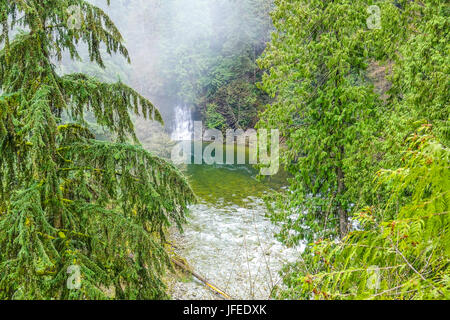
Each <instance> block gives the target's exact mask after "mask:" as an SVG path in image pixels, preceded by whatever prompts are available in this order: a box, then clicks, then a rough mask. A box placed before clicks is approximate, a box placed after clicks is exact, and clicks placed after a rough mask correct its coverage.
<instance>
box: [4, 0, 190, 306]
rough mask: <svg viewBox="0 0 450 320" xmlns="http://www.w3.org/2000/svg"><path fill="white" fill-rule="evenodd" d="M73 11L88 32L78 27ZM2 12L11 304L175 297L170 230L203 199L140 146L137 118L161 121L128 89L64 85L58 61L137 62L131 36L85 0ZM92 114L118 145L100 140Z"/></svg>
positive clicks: (81, 79)
mask: <svg viewBox="0 0 450 320" xmlns="http://www.w3.org/2000/svg"><path fill="white" fill-rule="evenodd" d="M70 6H77V7H78V8H80V12H81V19H82V23H81V27H80V28H73V29H70V28H68V25H67V22H68V20H69V18H70V14H71V11H70V10H69V7H70ZM0 12H1V14H0V25H1V26H2V32H1V33H0V47H1V48H2V49H1V51H0V86H1V95H0V155H1V156H0V249H1V250H0V299H11V298H22V299H53V298H55V299H100V298H110V297H114V298H117V299H152V298H165V297H166V294H165V286H164V283H163V282H162V280H161V276H162V274H163V273H164V270H165V269H166V268H168V267H169V268H170V259H169V257H168V255H167V253H166V252H165V250H164V248H163V246H162V242H163V241H164V233H165V231H164V230H165V229H166V227H167V226H168V225H169V224H170V223H171V222H174V223H175V224H177V226H178V227H180V228H181V224H182V223H183V222H184V219H185V217H184V211H185V209H186V206H187V204H188V203H189V202H190V201H193V200H194V196H193V192H192V190H191V189H190V187H189V185H188V183H187V182H186V180H185V179H184V178H183V176H182V175H181V173H180V172H179V171H178V170H177V169H176V168H175V167H174V166H172V165H171V164H169V163H167V162H165V161H163V160H162V159H160V158H158V157H155V156H153V155H152V154H151V153H149V152H147V151H145V150H144V149H143V148H142V147H141V146H140V145H139V143H138V141H137V138H136V137H135V133H134V127H133V123H132V121H131V118H130V113H131V112H133V113H134V114H136V115H141V116H144V117H146V118H149V119H153V120H157V121H159V122H162V118H161V116H160V114H159V112H158V111H157V110H156V108H155V107H154V106H153V105H152V104H151V103H150V102H149V101H148V100H147V99H145V98H144V97H143V96H141V95H140V94H138V93H137V92H136V91H134V90H133V89H132V88H130V87H128V86H126V85H125V84H123V83H120V82H119V83H113V84H107V83H101V82H99V81H98V80H96V79H94V78H91V77H87V76H85V75H83V74H72V75H64V76H60V75H58V74H57V73H56V71H55V65H54V64H53V63H52V61H55V60H61V58H62V52H63V51H68V52H69V53H70V56H71V58H72V59H78V58H79V55H78V52H77V44H78V43H79V42H82V43H84V44H86V45H87V49H88V52H89V57H90V60H91V61H93V62H96V63H97V64H98V65H100V66H102V67H103V66H104V64H103V60H102V55H101V48H104V49H105V50H106V52H107V53H108V54H112V53H119V54H121V55H122V56H124V57H125V58H126V59H129V57H128V53H127V50H126V48H125V47H124V46H123V43H122V36H121V35H120V33H119V31H118V30H117V28H116V27H115V26H114V24H113V23H112V21H111V20H110V19H109V18H108V16H107V15H106V14H105V13H104V12H103V11H102V10H101V9H99V8H97V7H95V6H92V5H91V4H89V3H88V2H86V1H83V0H67V1H60V0H53V1H52V0H50V1H45V2H43V1H38V0H30V1H21V0H13V1H10V0H0ZM18 28H22V29H23V30H26V31H17V30H18ZM11 30H15V36H14V37H11V33H10V31H11ZM16 31H17V32H16ZM87 113H89V114H92V115H93V116H94V117H95V119H96V121H97V123H98V124H99V125H101V126H103V127H105V128H106V129H108V130H109V131H110V132H111V133H112V134H113V135H114V137H115V139H114V141H111V142H105V141H97V140H95V139H94V135H93V134H92V133H91V131H90V130H89V128H88V126H87V123H86V122H85V120H84V117H85V116H86V114H87ZM63 114H64V115H66V116H67V117H68V118H69V121H68V123H63V121H62V120H61V117H62V115H63ZM70 266H77V267H78V268H79V270H80V276H81V279H80V280H81V282H80V284H81V286H80V287H79V288H78V289H76V290H71V289H69V288H68V286H67V279H68V274H67V271H68V270H70V269H69V267H70Z"/></svg>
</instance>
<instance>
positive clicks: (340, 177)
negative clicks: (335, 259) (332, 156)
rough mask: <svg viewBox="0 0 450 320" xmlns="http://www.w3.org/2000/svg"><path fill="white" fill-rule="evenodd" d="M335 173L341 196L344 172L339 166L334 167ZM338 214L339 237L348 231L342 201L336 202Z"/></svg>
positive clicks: (346, 217) (345, 212)
mask: <svg viewBox="0 0 450 320" xmlns="http://www.w3.org/2000/svg"><path fill="white" fill-rule="evenodd" d="M336 174H337V178H338V196H341V195H342V194H343V193H344V192H345V183H344V172H343V171H342V168H341V167H337V168H336ZM338 215H339V234H340V236H341V239H342V238H344V237H345V235H346V234H347V232H348V215H347V210H346V208H344V207H343V206H342V203H341V202H340V201H339V203H338Z"/></svg>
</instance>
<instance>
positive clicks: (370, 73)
mask: <svg viewBox="0 0 450 320" xmlns="http://www.w3.org/2000/svg"><path fill="white" fill-rule="evenodd" d="M392 67H393V62H388V63H387V64H385V65H381V64H380V63H379V62H377V61H372V62H371V63H370V64H369V67H368V68H367V77H368V78H369V80H370V81H371V82H372V83H373V85H374V87H375V92H376V93H377V94H379V95H380V97H381V99H382V100H383V101H384V102H386V101H387V99H388V98H389V95H388V94H387V91H389V89H390V88H391V86H392V84H391V82H390V81H389V80H388V79H387V78H388V76H389V75H390V74H391V71H392Z"/></svg>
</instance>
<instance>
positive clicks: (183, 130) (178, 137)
mask: <svg viewBox="0 0 450 320" xmlns="http://www.w3.org/2000/svg"><path fill="white" fill-rule="evenodd" d="M192 131H193V119H192V112H191V110H190V108H189V106H188V105H186V104H183V105H178V106H177V107H176V108H175V126H174V128H173V131H172V135H171V138H172V140H174V141H188V140H192Z"/></svg>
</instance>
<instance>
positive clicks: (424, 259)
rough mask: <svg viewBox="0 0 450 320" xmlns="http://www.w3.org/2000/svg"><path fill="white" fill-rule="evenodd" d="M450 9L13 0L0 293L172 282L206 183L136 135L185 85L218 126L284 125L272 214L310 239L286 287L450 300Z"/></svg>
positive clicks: (8, 10)
mask: <svg viewBox="0 0 450 320" xmlns="http://www.w3.org/2000/svg"><path fill="white" fill-rule="evenodd" d="M449 16H450V5H449V3H448V2H447V1H443V0H422V1H416V0H413V1H411V0H378V1H356V2H355V1H350V0H335V1H332V0H241V1H233V0H217V1H208V0H195V1H181V0H179V1H177V0H152V1H143V0H120V1H111V3H110V1H104V0H92V1H86V0H46V1H39V0H27V1H24V0H0V25H1V33H0V299H5V300H6V299H169V298H170V297H171V292H170V290H169V287H170V286H169V285H168V282H169V281H168V278H169V277H170V276H169V275H170V274H172V273H173V272H176V271H175V269H176V268H175V267H174V265H173V252H172V251H173V248H172V247H173V245H172V244H171V241H170V240H169V238H170V237H171V235H172V234H173V233H174V231H173V230H174V229H178V230H179V231H178V232H182V230H183V226H184V225H185V223H186V222H187V221H188V218H189V210H190V209H189V208H191V211H195V209H192V205H194V204H195V203H196V202H197V201H199V199H198V197H197V196H196V194H197V193H199V194H200V193H201V192H200V191H202V192H203V189H201V190H200V188H199V187H198V185H197V184H195V186H194V183H193V182H192V181H193V180H192V179H193V178H192V177H191V176H192V172H191V171H189V169H188V170H187V171H183V170H186V169H185V168H184V169H183V168H179V167H176V166H175V165H174V164H172V163H171V161H170V159H168V158H163V157H160V156H159V155H156V153H154V152H153V150H148V149H149V148H148V145H147V142H145V143H142V142H141V141H140V140H139V138H143V139H141V140H144V141H147V140H152V139H161V138H159V137H160V136H159V135H155V131H158V130H160V131H161V132H163V133H161V135H163V134H164V135H165V134H166V132H165V131H164V130H168V129H167V126H166V129H164V128H163V126H164V124H165V122H166V123H167V122H170V120H171V119H172V118H173V113H174V110H173V107H174V106H175V105H180V104H185V105H187V106H189V108H190V110H191V112H192V113H193V114H195V115H196V117H197V118H198V120H202V121H203V125H204V129H218V130H220V131H222V132H225V131H226V130H227V129H244V130H247V129H257V130H275V129H276V130H279V134H280V143H281V147H280V154H279V157H280V161H281V164H282V167H283V169H284V171H285V172H283V173H284V174H286V175H287V176H288V177H287V178H286V180H285V181H284V184H285V186H284V187H283V188H279V189H277V190H274V189H270V192H264V196H263V200H264V206H265V208H266V209H267V211H264V213H263V216H264V218H266V219H267V220H270V222H271V223H272V224H273V225H274V226H277V232H276V234H274V235H273V236H272V235H270V236H271V237H274V238H275V239H276V240H277V241H278V242H280V243H281V244H282V245H283V246H284V247H286V248H294V247H295V248H299V247H301V248H302V252H301V254H300V255H299V256H298V257H297V256H296V257H294V261H291V260H290V262H289V263H283V267H282V270H279V274H280V277H281V278H280V279H281V281H280V283H277V285H275V284H273V285H272V286H271V288H270V290H269V294H270V297H271V298H275V299H370V300H371V299H400V300H403V299H407V300H411V299H444V300H447V299H450V270H449V267H450V219H449V210H450V209H449V207H450V170H449V169H450V168H449V164H450V150H449V147H450V146H449V143H450V107H449V102H450V94H449V89H450V76H449V74H450V69H449V68H450V58H449V52H450V41H449V29H450V28H449V21H450V19H449ZM174 30H178V31H179V32H174ZM122 31H123V33H121V32H122ZM125 39H126V40H125ZM175 112H176V111H175ZM156 127H158V129H155V128H156ZM161 128H162V129H161ZM138 137H139V138H138ZM256 169H258V166H256ZM233 170H237V169H235V168H233ZM246 170H247V171H249V172H250V169H246ZM197 174H198V173H197ZM208 174H209V173H208ZM202 177H203V176H202ZM188 178H189V179H191V180H189V179H188ZM204 179H206V178H204ZM218 179H219V180H220V179H222V176H221V178H218ZM265 179H269V180H270V177H267V178H265ZM253 180H255V181H256V180H258V181H259V180H264V178H263V177H261V176H257V177H256V178H255V179H253ZM253 180H252V181H253ZM219 182H220V183H222V184H223V185H225V184H227V183H228V184H229V185H232V183H234V182H233V181H227V180H225V179H224V180H223V181H219ZM239 183H241V182H239ZM252 183H254V182H252ZM233 186H234V185H233ZM234 187H235V188H236V189H237V190H234V191H233V192H232V193H233V194H232V196H233V197H235V194H239V190H240V188H242V189H244V187H243V186H242V185H241V184H237V187H236V186H234ZM206 188H207V189H208V187H206ZM230 188H231V187H230ZM207 192H210V193H211V194H213V190H208V191H207ZM220 192H222V193H224V191H223V190H222V189H220ZM220 192H219V193H220ZM200 201H202V200H201V199H200ZM208 210H209V209H208ZM208 212H210V211H208ZM209 214H213V213H209ZM173 227H175V228H173ZM244 241H247V240H246V238H245V237H244ZM74 268H75V269H76V270H75V271H76V273H78V274H79V275H80V274H81V279H82V281H81V282H80V281H78V282H77V281H74V282H73V283H72V287H71V286H70V285H69V282H68V276H69V275H71V274H72V273H73V272H72V271H74ZM249 268H250V267H249ZM270 276H271V277H272V275H270ZM250 278H251V272H250ZM250 280H251V279H250ZM73 285H75V287H76V288H75V290H74V288H73ZM252 297H253V296H252Z"/></svg>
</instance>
